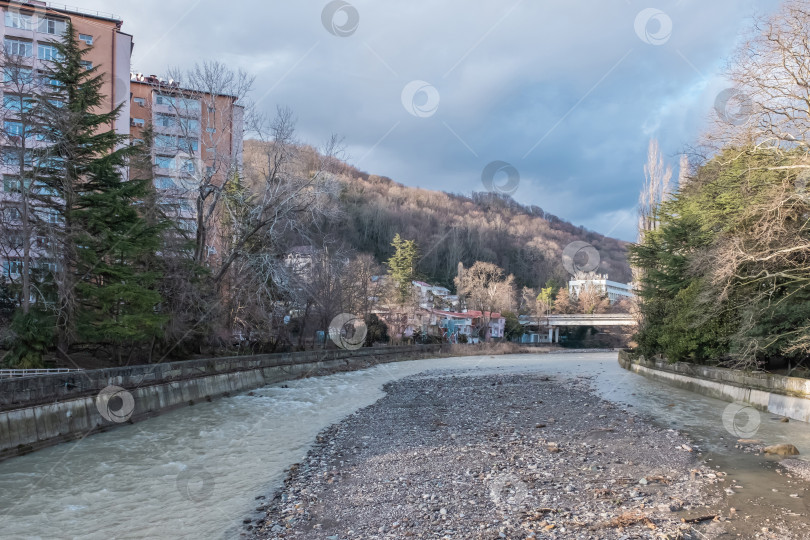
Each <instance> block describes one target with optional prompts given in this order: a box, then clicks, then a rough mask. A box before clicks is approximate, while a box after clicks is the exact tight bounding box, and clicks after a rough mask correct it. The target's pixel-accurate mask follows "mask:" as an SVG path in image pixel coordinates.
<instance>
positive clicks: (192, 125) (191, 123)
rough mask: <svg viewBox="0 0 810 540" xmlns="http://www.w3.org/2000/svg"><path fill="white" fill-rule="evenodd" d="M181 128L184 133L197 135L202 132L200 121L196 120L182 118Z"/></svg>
mask: <svg viewBox="0 0 810 540" xmlns="http://www.w3.org/2000/svg"><path fill="white" fill-rule="evenodd" d="M180 127H182V128H183V130H184V131H192V132H194V133H196V132H198V131H199V130H200V121H199V120H194V119H193V118H181V119H180Z"/></svg>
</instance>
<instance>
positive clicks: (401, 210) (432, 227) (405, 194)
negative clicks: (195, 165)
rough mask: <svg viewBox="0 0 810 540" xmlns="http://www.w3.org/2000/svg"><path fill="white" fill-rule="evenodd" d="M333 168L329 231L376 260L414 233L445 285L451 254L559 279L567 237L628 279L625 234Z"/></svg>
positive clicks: (424, 266)
mask: <svg viewBox="0 0 810 540" xmlns="http://www.w3.org/2000/svg"><path fill="white" fill-rule="evenodd" d="M250 144H254V143H253V142H252V141H248V144H247V146H246V154H249V153H250V147H249V146H250ZM336 171H337V177H338V179H339V180H340V182H341V184H342V189H341V193H340V204H341V206H342V210H343V212H342V216H341V217H340V219H339V220H338V222H337V223H330V225H329V227H328V230H329V236H330V237H331V238H332V239H333V240H337V241H338V242H341V243H344V244H345V245H346V247H349V248H352V249H354V250H355V251H358V252H363V253H370V254H372V255H374V257H375V258H376V259H377V260H378V261H380V262H382V261H385V260H387V259H388V257H390V256H391V254H392V253H393V249H392V248H391V240H392V239H393V237H394V235H395V234H397V233H399V234H400V235H401V236H402V237H403V238H406V239H413V240H416V242H417V244H418V246H419V251H420V257H421V259H420V262H419V267H418V271H419V272H420V274H421V277H422V278H423V279H425V280H427V281H430V282H434V283H440V284H443V285H447V286H452V282H453V278H454V277H455V275H456V272H457V268H458V263H459V262H462V263H464V265H465V266H467V267H469V266H471V265H472V264H473V263H474V262H475V261H487V262H493V263H495V264H497V265H498V266H500V267H501V268H503V269H504V270H505V271H506V273H512V274H514V275H515V278H516V280H517V284H518V285H520V286H524V285H525V286H529V287H537V286H539V285H542V284H544V283H545V282H546V281H547V280H548V279H549V278H556V280H557V282H558V283H560V284H562V283H565V282H566V281H567V280H568V279H569V275H568V273H567V272H566V271H565V269H564V268H563V266H562V251H563V248H565V246H567V245H568V244H569V243H570V242H573V241H575V240H583V241H585V242H588V243H590V244H591V245H593V246H594V247H595V248H596V249H597V250H598V251H599V255H600V259H601V264H600V266H599V268H598V269H597V272H599V273H603V274H609V276H610V278H611V279H613V280H616V281H621V282H628V281H630V279H631V274H630V267H629V265H628V262H627V252H626V245H627V243H626V242H623V241H621V240H617V239H615V238H609V237H605V236H603V235H601V234H598V233H595V232H593V231H589V230H586V229H585V228H583V227H576V226H574V225H572V224H571V223H569V222H567V221H564V220H562V219H560V218H558V217H557V216H553V215H551V214H548V213H546V212H544V211H543V209H541V208H539V207H537V206H523V205H520V204H518V203H516V202H515V201H513V200H512V199H511V198H509V197H504V196H500V195H497V194H492V193H475V194H473V196H472V197H468V196H464V195H456V194H450V193H444V192H441V191H431V190H427V189H421V188H412V187H407V186H403V185H402V184H399V183H397V182H394V181H393V180H391V179H390V178H386V177H381V176H375V175H369V174H367V173H365V172H362V171H359V170H357V169H356V168H354V167H352V166H350V165H347V164H345V163H341V164H340V165H339V166H338V167H337V169H336Z"/></svg>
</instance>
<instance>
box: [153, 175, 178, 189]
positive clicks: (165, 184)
mask: <svg viewBox="0 0 810 540" xmlns="http://www.w3.org/2000/svg"><path fill="white" fill-rule="evenodd" d="M154 183H155V188H157V189H174V188H176V187H177V186H176V185H175V184H174V179H172V178H169V177H168V176H156V177H155V181H154Z"/></svg>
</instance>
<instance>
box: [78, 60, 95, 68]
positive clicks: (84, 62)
mask: <svg viewBox="0 0 810 540" xmlns="http://www.w3.org/2000/svg"><path fill="white" fill-rule="evenodd" d="M79 63H80V64H81V65H82V67H83V68H84V69H86V70H87V71H90V70H91V69H93V62H90V61H88V60H81V61H80V62H79Z"/></svg>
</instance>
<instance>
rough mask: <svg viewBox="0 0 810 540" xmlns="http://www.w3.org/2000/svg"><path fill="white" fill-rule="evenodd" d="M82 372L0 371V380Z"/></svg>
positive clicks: (59, 370) (67, 370)
mask: <svg viewBox="0 0 810 540" xmlns="http://www.w3.org/2000/svg"><path fill="white" fill-rule="evenodd" d="M73 371H82V370H81V369H77V368H49V369H48V368H45V369H0V379H9V378H13V377H36V376H37V375H53V374H54V373H70V372H73Z"/></svg>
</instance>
